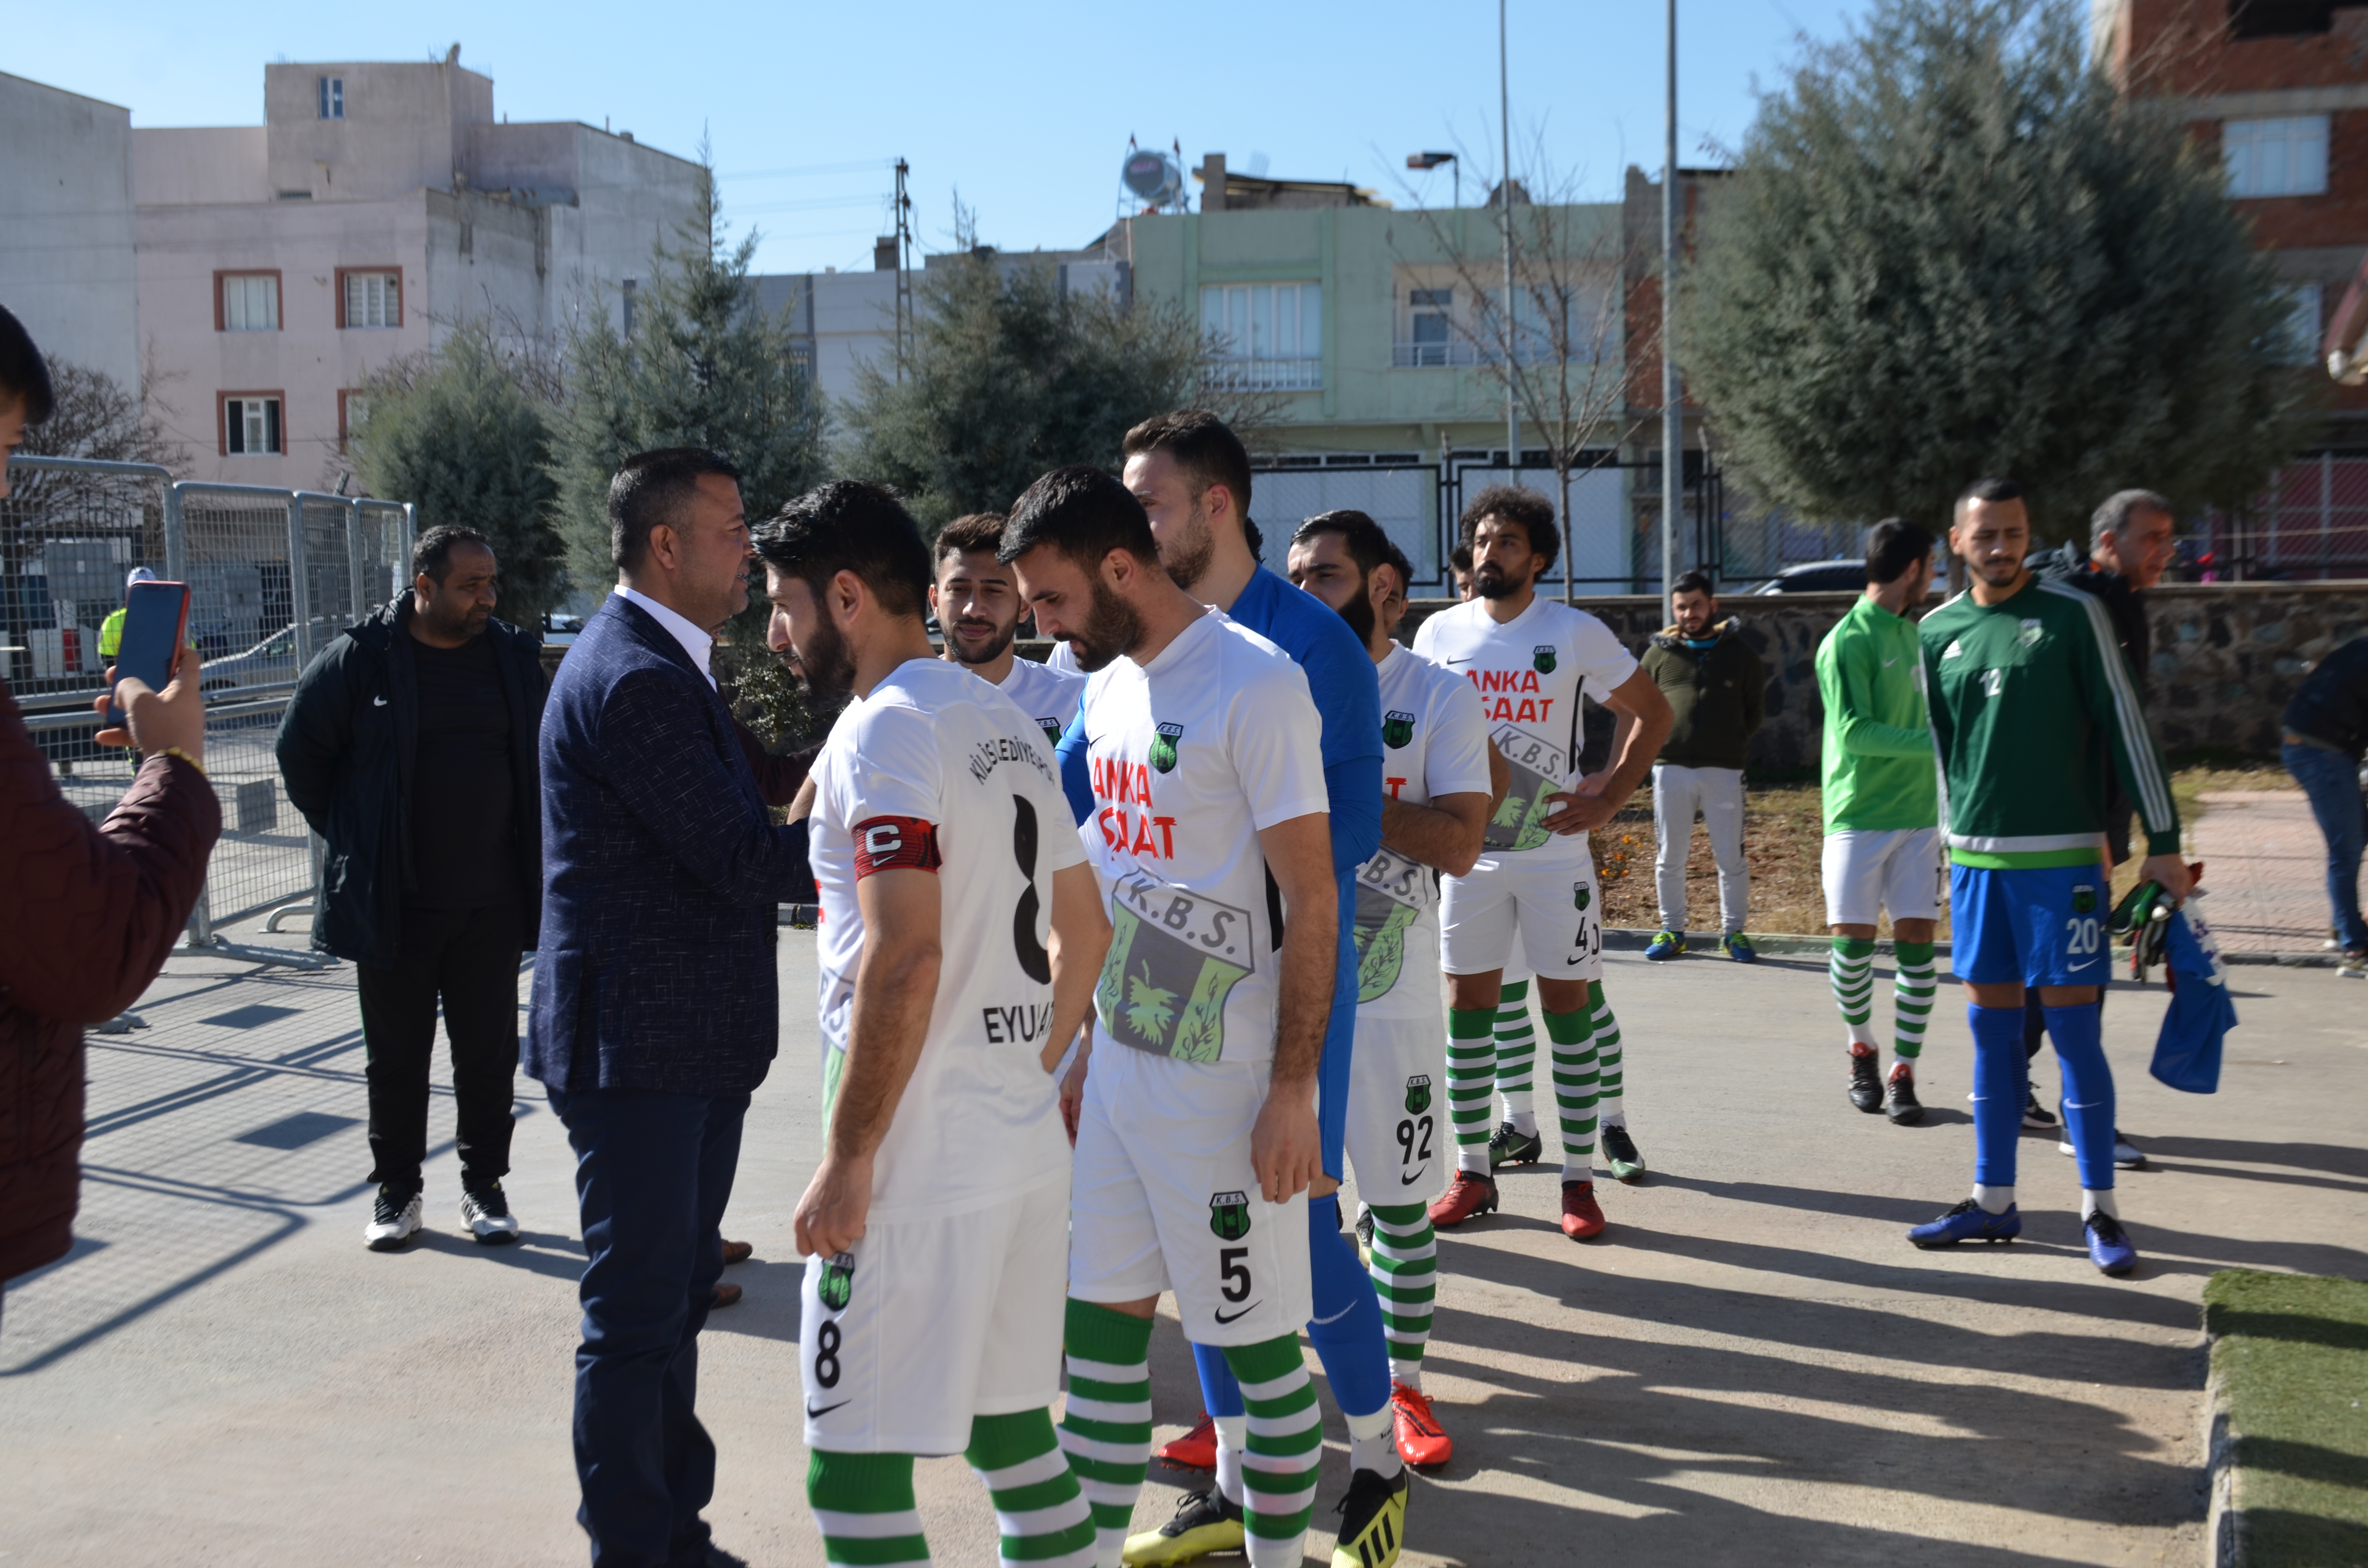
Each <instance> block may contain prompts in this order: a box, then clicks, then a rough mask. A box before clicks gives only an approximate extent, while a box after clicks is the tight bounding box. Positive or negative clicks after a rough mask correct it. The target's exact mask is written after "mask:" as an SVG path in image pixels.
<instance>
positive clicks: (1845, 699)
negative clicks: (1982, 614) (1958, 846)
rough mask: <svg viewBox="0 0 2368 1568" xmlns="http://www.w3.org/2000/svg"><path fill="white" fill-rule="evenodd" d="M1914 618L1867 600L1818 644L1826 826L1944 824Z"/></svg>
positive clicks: (1870, 829)
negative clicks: (1824, 713) (1823, 728)
mask: <svg viewBox="0 0 2368 1568" xmlns="http://www.w3.org/2000/svg"><path fill="white" fill-rule="evenodd" d="M1923 673H1924V665H1923V653H1922V651H1921V650H1920V649H1919V648H1918V644H1917V642H1916V623H1915V622H1914V621H1912V620H1910V619H1907V617H1906V616H1904V615H1894V614H1892V613H1891V612H1890V611H1889V610H1887V609H1885V608H1883V607H1882V606H1881V605H1879V604H1877V603H1875V602H1874V601H1873V599H1867V598H1862V599H1861V600H1859V601H1858V603H1856V604H1854V605H1852V606H1851V607H1850V613H1849V614H1848V615H1846V616H1844V617H1842V618H1841V619H1840V620H1839V621H1837V622H1835V623H1834V629H1833V630H1832V631H1828V632H1827V633H1826V640H1825V641H1824V642H1820V643H1818V644H1817V692H1818V695H1819V696H1821V697H1822V698H1823V699H1825V705H1826V734H1825V745H1824V747H1823V757H1822V761H1823V765H1824V772H1825V808H1826V831H1827V833H1840V832H1843V831H1845V830H1849V831H1854V832H1860V833H1888V832H1893V831H1896V830H1897V829H1900V828H1910V827H1930V826H1932V825H1934V824H1937V823H1938V822H1939V821H1940V820H1941V789H1940V774H1939V769H1938V768H1937V767H1935V766H1934V765H1933V760H1932V730H1931V726H1930V722H1929V721H1928V720H1927V719H1926V718H1925V714H1924V681H1923Z"/></svg>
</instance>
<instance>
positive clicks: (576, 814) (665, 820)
mask: <svg viewBox="0 0 2368 1568" xmlns="http://www.w3.org/2000/svg"><path fill="white" fill-rule="evenodd" d="M541 763H542V889H543V892H542V946H541V956H540V957H538V958H537V959H536V960H535V968H534V1000H533V1008H532V1013H531V1016H530V1017H529V1022H528V1027H527V1044H526V1052H525V1057H524V1060H523V1062H521V1065H522V1066H524V1067H525V1069H526V1072H527V1074H528V1075H529V1077H533V1078H537V1079H540V1080H541V1082H543V1083H545V1084H547V1085H550V1086H551V1087H552V1088H554V1089H561V1090H565V1091H569V1092H581V1091H583V1090H586V1089H657V1090H663V1091H666V1092H668V1093H673V1094H686V1095H737V1094H746V1093H747V1092H748V1091H749V1090H751V1089H754V1088H755V1087H756V1086H757V1085H759V1084H761V1083H763V1082H764V1081H765V1073H766V1070H767V1068H768V1066H769V1065H770V1064H771V1062H772V1060H773V1052H774V1049H775V1043H776V1038H777V1035H778V1033H779V1025H780V1012H779V1003H778V991H779V985H778V983H777V980H776V977H775V973H774V968H773V960H774V944H775V942H776V941H777V940H778V932H779V919H778V912H777V909H776V906H777V905H778V904H780V903H784V902H790V901H795V900H799V899H803V898H810V897H811V896H812V893H811V892H810V891H809V890H811V888H812V887H813V877H812V874H811V872H810V871H809V869H808V867H807V863H806V829H805V824H803V823H795V824H791V825H790V826H788V827H778V826H775V825H774V824H773V822H772V820H771V819H770V818H769V817H768V815H767V814H766V811H765V803H764V801H762V800H761V799H760V798H759V797H758V794H757V780H756V778H755V776H754V775H753V774H752V773H751V772H750V771H749V767H748V761H747V758H746V756H744V755H743V754H742V751H741V746H740V740H739V736H738V734H737V733H736V732H735V730H734V726H733V722H732V715H731V713H730V712H729V711H728V710H726V709H725V708H724V706H723V699H722V698H720V697H718V696H717V695H716V693H715V689H714V688H713V687H711V686H709V685H708V684H707V676H706V674H705V672H703V671H701V670H699V669H697V668H695V667H693V665H692V664H691V661H690V657H689V654H687V653H684V652H683V648H682V644H681V643H679V642H676V641H675V640H674V638H673V637H672V636H671V635H670V634H669V633H668V632H667V631H666V628H664V627H662V626H660V625H659V624H658V623H657V620H656V619H655V617H653V616H651V615H650V614H649V613H648V612H647V611H645V610H643V609H642V608H639V607H637V606H635V605H634V604H632V602H631V601H629V600H626V599H623V598H620V597H616V596H614V595H611V596H609V599H608V601H607V602H606V603H605V604H603V605H602V606H601V607H600V612H599V613H598V615H595V616H594V617H593V618H592V619H591V620H590V621H589V622H588V623H587V624H586V626H585V628H584V632H583V635H581V636H580V637H578V638H577V639H576V641H575V646H573V647H571V648H570V649H568V651H567V657H566V658H565V659H564V660H563V661H561V663H560V666H559V675H558V676H557V678H555V679H554V680H553V681H552V687H551V696H550V698H549V699H548V701H547V702H546V703H545V705H544V708H543V714H542V734H541Z"/></svg>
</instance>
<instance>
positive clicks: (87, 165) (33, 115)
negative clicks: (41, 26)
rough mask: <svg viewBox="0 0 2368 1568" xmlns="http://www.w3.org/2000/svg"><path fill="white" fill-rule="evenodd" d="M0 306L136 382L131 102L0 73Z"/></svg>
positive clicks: (66, 352) (56, 355)
mask: <svg viewBox="0 0 2368 1568" xmlns="http://www.w3.org/2000/svg"><path fill="white" fill-rule="evenodd" d="M0 147H5V148H6V149H7V155H6V157H5V158H0V214H5V219H0V305H6V306H7V307H8V309H9V310H10V311H12V312H15V313H16V315H17V319H18V320H19V321H22V322H23V323H24V324H25V329H26V330H27V331H28V332H29V333H31V334H32V335H33V341H34V342H36V343H38V344H40V346H41V350H42V352H43V353H44V354H46V355H48V356H49V357H50V358H52V359H57V360H62V361H66V362H69V363H73V364H76V365H83V366H86V367H88V368H89V369H95V370H103V371H105V372H106V373H107V374H108V375H109V376H111V377H113V378H114V379H115V380H116V381H117V382H118V383H120V385H121V386H123V387H124V388H125V389H126V390H127V391H136V390H137V389H138V387H139V385H140V308H139V290H138V282H137V278H136V276H135V273H134V269H133V267H132V259H131V257H132V244H131V239H132V222H131V110H129V109H127V108H121V107H120V106H119V105H116V104H110V103H102V102H100V101H99V100H98V99H97V98H88V97H83V96H82V95H81V94H79V93H69V92H66V91H65V90H63V88H59V87H52V86H49V85H46V84H44V83H40V82H30V81H27V80H26V79H25V78H24V77H22V76H10V75H7V74H5V73H0Z"/></svg>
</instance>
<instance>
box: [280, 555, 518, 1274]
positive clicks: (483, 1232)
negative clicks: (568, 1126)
mask: <svg viewBox="0 0 2368 1568" xmlns="http://www.w3.org/2000/svg"><path fill="white" fill-rule="evenodd" d="M411 564H412V571H413V574H414V575H413V577H412V587H411V591H410V592H409V593H407V594H404V595H402V596H400V597H396V598H395V599H393V601H391V602H390V603H389V604H388V605H387V607H386V608H384V609H383V610H381V611H380V612H379V613H378V614H377V615H375V616H372V617H371V618H370V619H369V620H366V621H364V622H363V623H362V624H361V625H359V626H357V627H354V628H352V629H351V630H350V631H346V632H344V633H343V634H341V635H340V636H338V637H337V638H336V640H335V641H334V642H331V643H330V644H329V645H328V647H326V648H325V649H324V650H322V652H321V655H320V657H318V658H316V659H314V660H313V664H312V667H311V668H309V669H307V670H306V671H305V672H304V675H303V677H302V679H301V680H300V681H298V682H297V686H296V695H295V697H294V699H292V700H291V701H290V703H289V705H288V715H287V717H286V718H285V719H284V720H282V721H281V722H280V726H279V769H280V774H281V776H282V777H283V778H285V779H286V781H287V784H288V798H289V800H290V801H293V802H294V803H295V806H296V809H297V810H298V811H300V812H303V813H304V820H305V821H306V822H308V823H310V824H312V825H313V832H315V833H317V834H319V835H321V836H322V837H323V838H324V839H325V840H326V841H327V843H328V865H327V870H326V874H325V876H324V893H323V896H322V907H321V917H320V919H319V920H318V921H317V922H316V923H315V924H314V926H313V946H314V947H316V948H321V949H326V950H327V951H329V952H333V953H335V954H336V955H337V956H338V957H339V958H343V959H351V960H353V961H354V963H355V965H356V966H357V967H358V969H359V971H360V972H359V991H360V994H361V1011H362V1039H363V1041H364V1043H365V1045H366V1046H367V1048H368V1051H369V1063H368V1067H367V1072H368V1074H369V1079H370V1158H371V1161H372V1166H373V1168H372V1169H371V1171H370V1180H371V1181H373V1182H375V1183H376V1184H378V1189H379V1190H378V1201H377V1203H376V1205H375V1206H374V1208H373V1210H372V1212H371V1215H370V1224H369V1225H368V1226H367V1227H366V1228H365V1229H364V1230H363V1232H362V1239H363V1240H364V1242H366V1243H367V1244H369V1245H370V1249H371V1250H372V1251H375V1252H392V1251H394V1250H396V1249H398V1248H400V1247H402V1246H404V1245H405V1244H408V1243H409V1242H410V1240H411V1238H412V1237H413V1236H415V1235H416V1234H417V1233H419V1230H420V1225H421V1220H420V1211H421V1207H422V1204H421V1187H422V1179H421V1176H420V1165H421V1163H422V1162H423V1161H424V1160H425V1159H426V1158H427V1100H428V1093H427V1073H428V1064H429V1062H430V1059H431V1057H432V1055H433V1053H434V1051H435V1045H436V1011H437V1004H438V1001H439V1000H440V1001H441V1002H442V1004H443V1009H444V1032H445V1034H446V1036H447V1038H449V1039H450V1041H451V1049H452V1097H453V1100H454V1102H455V1105H456V1108H457V1114H458V1120H459V1128H458V1133H459V1137H458V1143H459V1149H460V1154H461V1222H462V1223H464V1224H466V1225H467V1226H468V1227H469V1231H470V1233H471V1234H472V1235H473V1236H474V1237H475V1238H476V1239H477V1240H478V1241H480V1242H483V1243H485V1244H489V1245H491V1244H500V1243H505V1242H510V1241H515V1240H516V1239H517V1238H518V1221H517V1219H516V1218H514V1217H513V1216H512V1215H511V1213H510V1210H509V1201H508V1199H507V1198H506V1197H504V1195H503V1193H502V1177H503V1176H505V1175H507V1173H508V1171H509V1155H510V1129H511V1118H510V1098H511V1087H512V1085H513V1083H514V1081H515V1080H516V1077H517V1074H518V957H519V955H520V953H522V952H523V951H524V950H525V949H528V948H531V947H533V946H534V945H535V935H536V927H537V924H538V917H539V915H540V913H541V897H542V871H541V866H542V833H541V806H540V801H541V796H540V786H539V778H540V775H539V774H538V772H537V768H536V759H535V736H536V731H537V729H538V728H539V726H540V725H541V722H542V698H543V678H542V664H541V655H540V653H538V652H537V650H536V648H535V645H534V644H533V643H532V642H528V641H527V639H526V638H524V637H523V636H521V635H520V634H519V633H518V632H517V631H512V630H511V629H510V628H509V627H507V626H506V625H504V624H503V623H502V622H500V621H498V620H495V619H494V605H495V597H496V596H495V572H496V570H497V568H498V562H495V559H494V551H493V546H492V545H491V544H490V543H489V542H488V541H487V540H486V539H485V536H484V535H483V534H481V533H479V532H477V531H476V530H475V529H473V528H452V527H449V526H446V527H439V528H429V529H428V530H427V532H426V533H425V534H423V535H421V536H420V539H419V543H418V545H417V547H416V549H415V550H414V551H412V558H411Z"/></svg>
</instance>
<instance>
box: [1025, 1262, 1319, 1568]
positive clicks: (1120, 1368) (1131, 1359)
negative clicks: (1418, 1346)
mask: <svg viewBox="0 0 2368 1568" xmlns="http://www.w3.org/2000/svg"><path fill="white" fill-rule="evenodd" d="M1292 1343H1293V1346H1294V1348H1295V1347H1296V1345H1297V1342H1296V1341H1295V1340H1294V1341H1293V1342H1292ZM1064 1349H1065V1354H1066V1357H1067V1364H1068V1369H1069V1401H1068V1405H1067V1408H1066V1409H1064V1411H1063V1412H1062V1415H1061V1451H1062V1452H1063V1453H1064V1454H1066V1455H1068V1456H1069V1469H1070V1470H1071V1471H1074V1472H1075V1473H1076V1478H1077V1485H1078V1487H1079V1488H1080V1489H1081V1490H1082V1491H1083V1493H1084V1494H1085V1499H1086V1502H1087V1506H1090V1507H1091V1509H1092V1511H1093V1518H1094V1538H1095V1547H1094V1552H1095V1561H1096V1562H1104V1563H1110V1562H1117V1561H1118V1558H1119V1552H1120V1551H1121V1550H1122V1549H1123V1548H1124V1547H1125V1545H1126V1532H1127V1530H1128V1529H1129V1528H1131V1527H1132V1526H1133V1523H1134V1500H1135V1498H1136V1497H1137V1496H1139V1495H1140V1494H1142V1492H1143V1477H1144V1471H1148V1470H1149V1469H1150V1468H1151V1320H1150V1319H1149V1318H1138V1317H1130V1316H1128V1315H1127V1314H1126V1313H1124V1312H1114V1311H1112V1310H1111V1309H1110V1308H1109V1307H1105V1306H1102V1305H1101V1304H1099V1302H1095V1301H1078V1300H1076V1298H1075V1297H1071V1298H1070V1300H1069V1310H1068V1318H1067V1323H1066V1330H1065V1333H1064Z"/></svg>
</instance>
